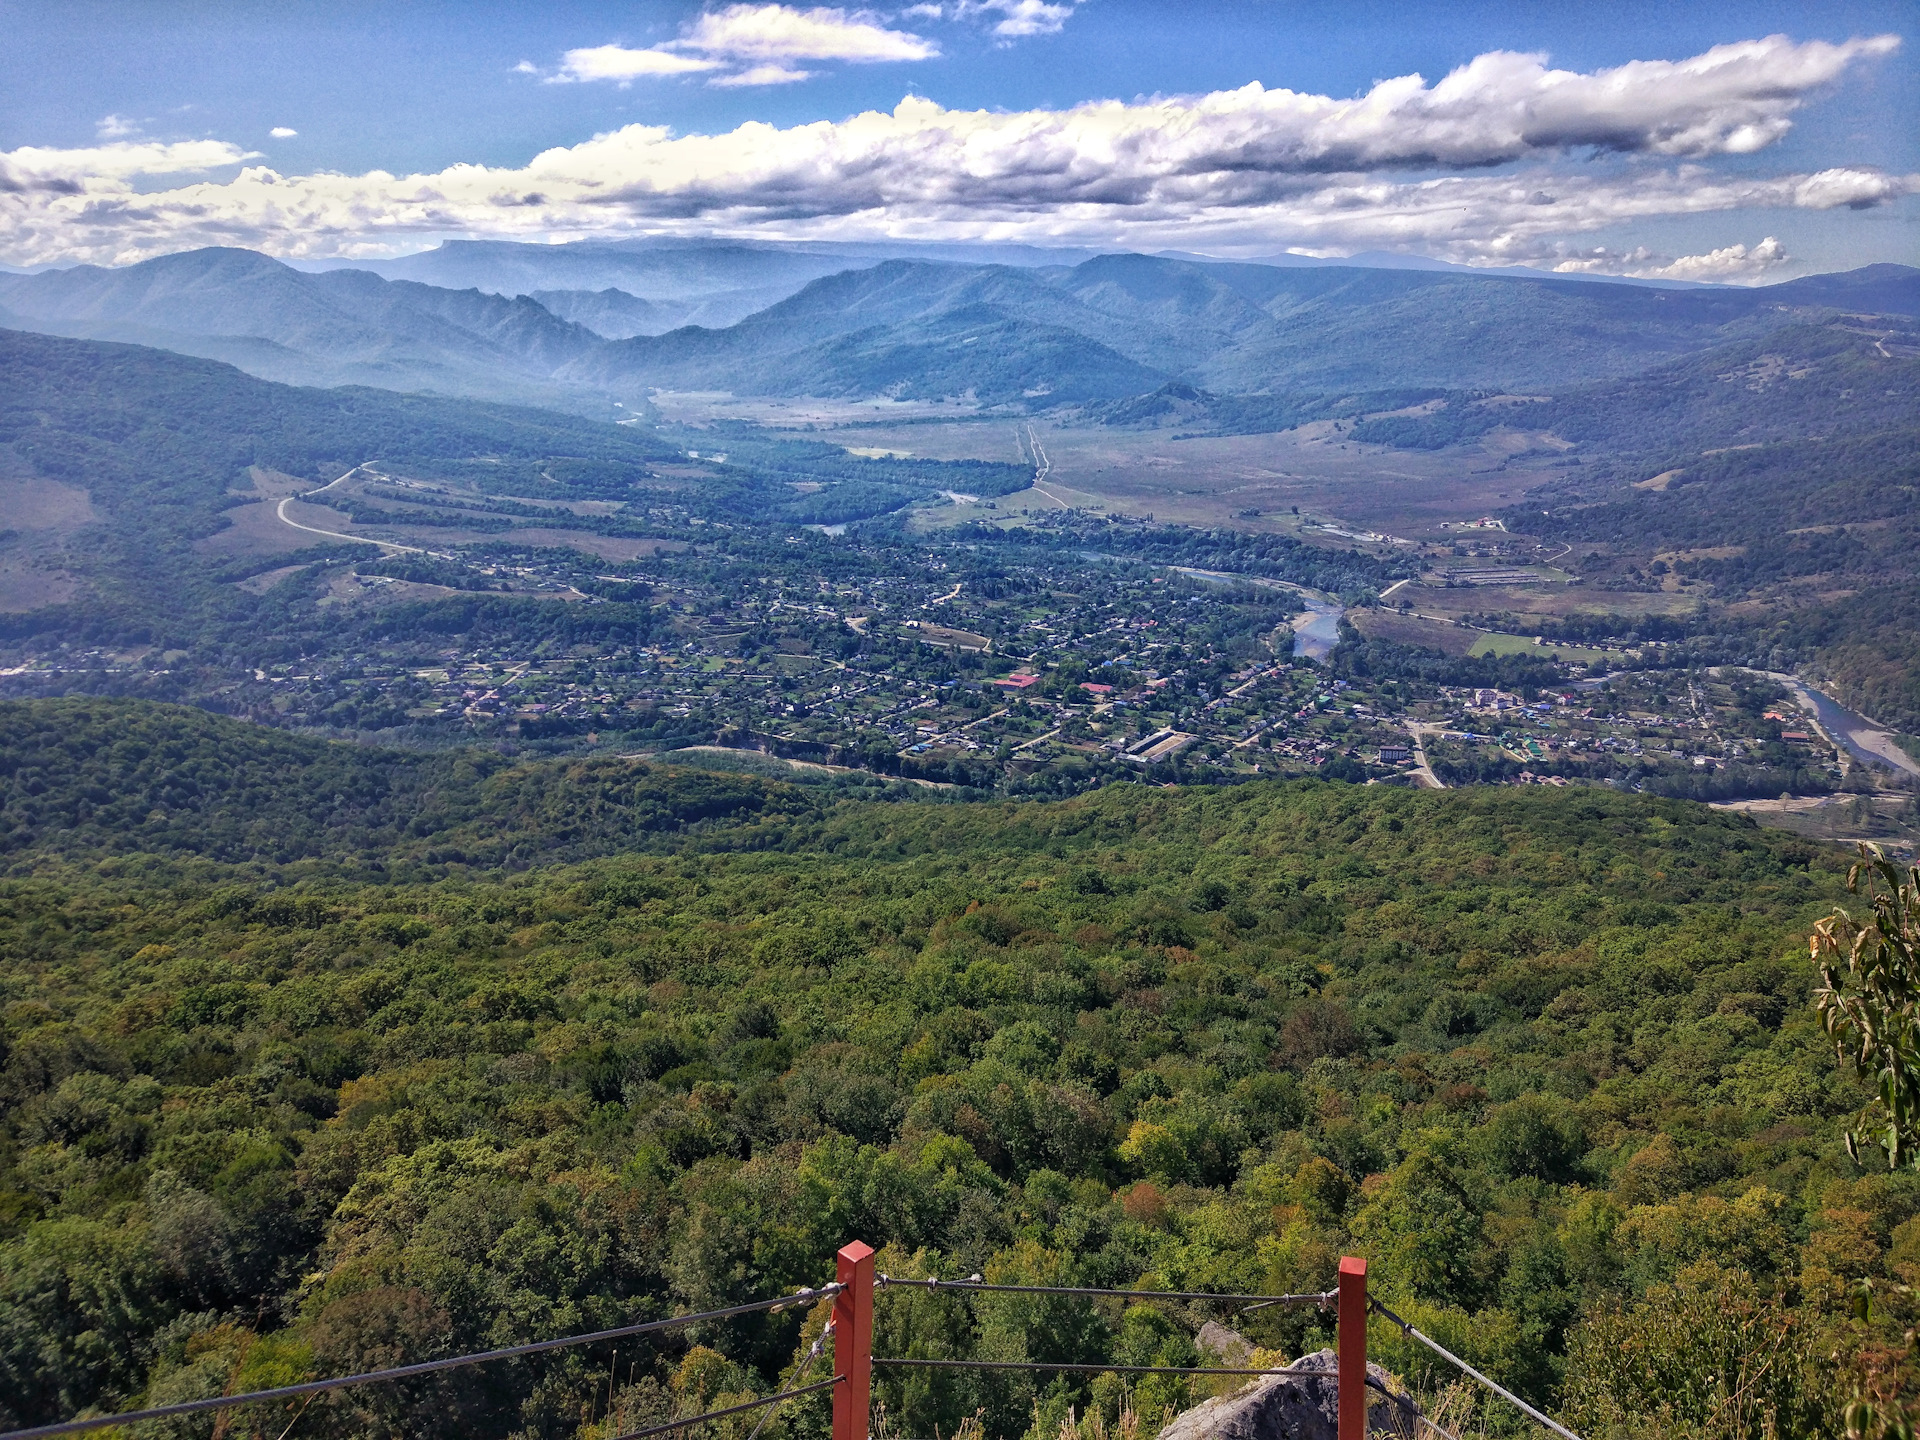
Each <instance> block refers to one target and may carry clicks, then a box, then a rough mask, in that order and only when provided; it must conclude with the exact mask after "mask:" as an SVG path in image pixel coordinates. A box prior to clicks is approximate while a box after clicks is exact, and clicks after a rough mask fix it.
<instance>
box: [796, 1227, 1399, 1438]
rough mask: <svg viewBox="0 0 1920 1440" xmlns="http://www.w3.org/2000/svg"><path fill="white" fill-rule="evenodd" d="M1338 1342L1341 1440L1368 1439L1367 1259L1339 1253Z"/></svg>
mask: <svg viewBox="0 0 1920 1440" xmlns="http://www.w3.org/2000/svg"><path fill="white" fill-rule="evenodd" d="M1338 1344H1339V1347H1340V1348H1339V1351H1338V1352H1337V1353H1338V1355H1339V1361H1340V1372H1339V1373H1340V1440H1367V1262H1366V1261H1364V1260H1360V1259H1356V1258H1355V1257H1353V1256H1351V1255H1343V1256H1341V1257H1340V1329H1339V1340H1338ZM834 1413H835V1414H836V1415H837V1414H838V1413H839V1412H838V1411H835V1412H834ZM834 1440H840V1436H839V1434H838V1431H837V1430H836V1432H835V1435H834Z"/></svg>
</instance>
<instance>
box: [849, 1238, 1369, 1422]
mask: <svg viewBox="0 0 1920 1440" xmlns="http://www.w3.org/2000/svg"><path fill="white" fill-rule="evenodd" d="M839 1262H840V1263H839V1270H838V1273H837V1274H836V1275H835V1276H834V1278H835V1279H836V1280H838V1281H839V1282H840V1283H841V1284H842V1285H843V1286H845V1287H846V1288H845V1289H843V1290H841V1291H840V1293H839V1294H837V1295H835V1296H834V1297H833V1375H834V1378H835V1379H836V1380H838V1381H839V1382H840V1383H839V1384H838V1385H836V1386H834V1387H833V1440H867V1416H868V1414H869V1410H870V1406H871V1395H872V1390H873V1247H872V1246H871V1245H867V1244H863V1243H862V1242H861V1241H858V1240H855V1241H853V1242H852V1243H851V1244H848V1245H843V1246H841V1248H840V1255H839ZM1340 1440H1346V1432H1345V1431H1342V1432H1341V1436H1340Z"/></svg>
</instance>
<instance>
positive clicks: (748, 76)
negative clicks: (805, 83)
mask: <svg viewBox="0 0 1920 1440" xmlns="http://www.w3.org/2000/svg"><path fill="white" fill-rule="evenodd" d="M813 74H814V72H813V71H811V70H795V69H793V68H792V67H791V66H787V65H782V64H780V63H778V62H777V61H776V62H773V63H770V64H766V65H755V66H753V67H752V68H751V69H749V70H739V71H736V72H735V73H733V74H731V75H716V76H714V77H713V79H711V80H709V81H708V82H707V84H709V85H721V86H734V85H791V84H793V83H794V82H795V81H796V80H811V79H812V78H813Z"/></svg>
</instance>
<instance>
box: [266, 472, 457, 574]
mask: <svg viewBox="0 0 1920 1440" xmlns="http://www.w3.org/2000/svg"><path fill="white" fill-rule="evenodd" d="M368 463H370V462H367V461H362V462H361V463H360V464H358V465H356V466H354V467H353V469H351V470H349V471H347V473H346V474H345V475H341V476H338V477H336V478H335V479H332V480H329V481H328V482H327V483H326V484H324V485H322V486H321V487H320V488H319V489H318V490H306V491H302V492H301V493H300V494H298V495H289V496H287V498H286V499H284V500H282V501H281V502H280V503H279V504H278V505H276V506H274V507H273V513H274V514H275V515H277V516H279V518H280V523H281V524H282V525H286V526H289V527H290V528H292V529H295V530H304V531H305V532H306V533H307V534H309V535H324V536H326V537H327V539H329V540H351V541H352V542H353V543H354V544H356V545H378V546H379V547H380V548H381V549H383V550H399V551H403V552H405V553H406V554H408V555H431V556H432V557H433V558H434V559H436V560H451V559H452V558H453V557H452V556H451V555H442V554H441V553H440V552H439V551H438V550H423V549H421V548H420V547H419V546H418V545H402V544H401V543H400V542H399V541H397V540H376V539H374V538H373V537H372V536H371V535H349V534H347V533H346V532H345V531H342V530H322V529H320V528H319V527H318V526H317V525H302V524H301V523H300V522H299V521H298V520H295V519H293V518H291V517H290V516H289V515H288V514H287V506H289V505H291V504H293V502H294V501H296V500H311V499H312V498H313V497H314V496H316V495H324V494H326V493H327V491H329V490H331V489H333V487H334V486H336V485H338V484H340V483H342V482H343V481H345V480H349V479H351V478H352V477H353V476H355V475H358V474H359V473H360V472H361V471H362V470H364V469H366V468H367V465H368Z"/></svg>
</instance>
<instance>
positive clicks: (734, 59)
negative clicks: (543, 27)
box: [553, 5, 940, 85]
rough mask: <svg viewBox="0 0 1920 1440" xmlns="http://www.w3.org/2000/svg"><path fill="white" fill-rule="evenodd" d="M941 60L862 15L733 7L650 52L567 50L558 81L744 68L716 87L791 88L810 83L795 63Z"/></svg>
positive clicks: (932, 47) (919, 40)
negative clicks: (792, 84) (794, 84)
mask: <svg viewBox="0 0 1920 1440" xmlns="http://www.w3.org/2000/svg"><path fill="white" fill-rule="evenodd" d="M939 53H940V47H939V46H938V45H936V44H934V43H933V41H931V40H928V39H925V38H924V37H922V36H919V35H913V34H909V33H908V32H907V31H904V30H889V29H887V28H886V26H885V25H884V24H882V23H881V22H880V20H879V17H877V16H875V15H872V14H870V13H868V12H867V11H864V10H856V11H847V10H841V9H836V8H830V7H827V6H816V7H814V8H813V9H811V10H800V9H796V8H795V7H793V6H791V5H729V6H727V7H726V9H724V10H711V11H708V12H707V13H706V14H703V15H701V16H700V17H699V18H698V19H697V20H695V21H694V22H693V23H692V24H691V25H689V26H687V27H686V28H685V29H684V30H682V31H681V34H680V38H679V39H677V40H669V41H667V42H665V43H664V44H661V45H654V46H651V47H649V48H647V49H645V50H629V49H626V48H625V47H623V46H620V45H596V46H593V47H591V48H589V49H583V50H569V51H568V52H567V53H566V54H565V55H564V56H563V57H562V58H561V64H560V71H559V73H558V74H556V75H555V76H554V77H553V78H554V79H556V80H615V81H619V82H620V83H622V84H626V83H628V82H630V81H632V80H635V79H638V78H639V77H641V76H650V75H686V74H692V73H695V72H699V71H712V70H719V69H722V68H730V67H735V66H739V67H744V68H741V69H738V70H736V71H735V73H733V74H731V75H728V76H725V77H722V78H719V79H716V80H715V81H713V82H712V83H714V84H718V85H786V84H791V83H792V82H793V81H795V80H805V79H808V78H810V76H811V72H809V71H805V70H800V69H798V68H796V67H795V66H794V65H793V64H792V63H791V62H793V61H796V60H844V61H848V62H851V63H853V64H877V63H881V62H886V61H902V60H930V59H932V58H933V57H934V56H936V55H938V54H939Z"/></svg>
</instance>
